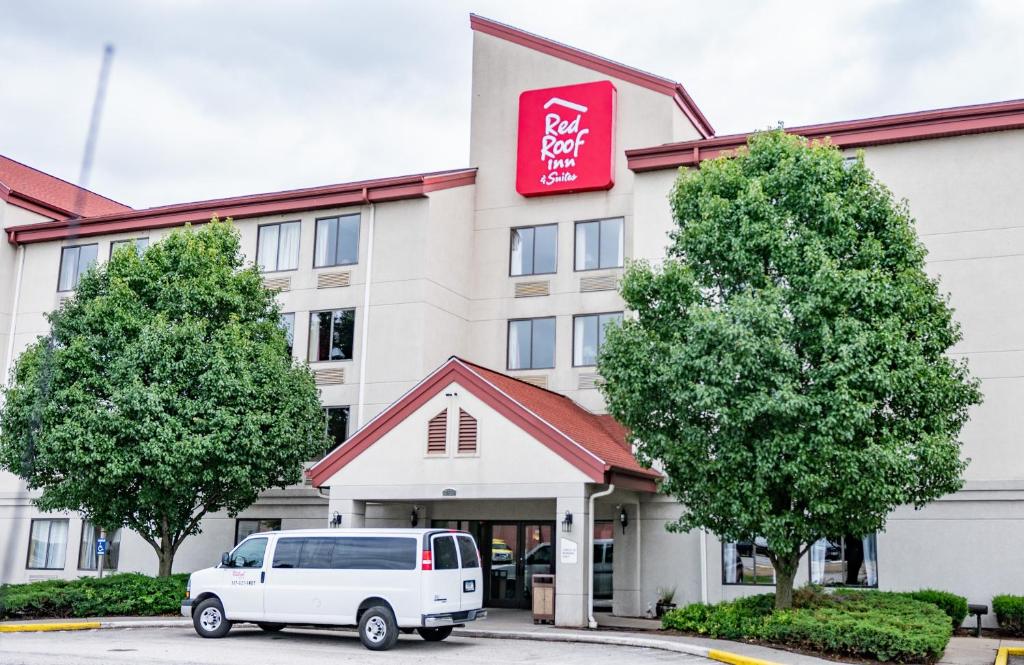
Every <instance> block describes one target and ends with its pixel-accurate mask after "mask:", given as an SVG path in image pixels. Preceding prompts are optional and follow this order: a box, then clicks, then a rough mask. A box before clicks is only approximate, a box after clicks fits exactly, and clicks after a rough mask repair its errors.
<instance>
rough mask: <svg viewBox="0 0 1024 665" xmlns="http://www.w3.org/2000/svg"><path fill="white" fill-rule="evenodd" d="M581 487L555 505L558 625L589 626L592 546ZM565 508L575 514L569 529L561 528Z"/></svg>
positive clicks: (584, 492)
mask: <svg viewBox="0 0 1024 665" xmlns="http://www.w3.org/2000/svg"><path fill="white" fill-rule="evenodd" d="M579 490H580V491H579V495H578V496H560V497H558V499H557V501H556V504H555V522H556V524H555V530H556V537H555V557H556V559H555V625H556V626H566V627H572V628H585V627H586V625H587V613H588V611H589V608H588V607H587V587H588V585H589V584H590V580H588V579H587V571H588V570H589V561H590V556H591V552H590V550H591V548H592V547H593V546H592V545H591V538H592V537H593V534H590V533H588V527H589V525H590V520H589V515H588V513H587V510H588V508H589V502H588V501H587V498H586V496H585V494H586V486H585V485H580V488H579ZM565 511H569V512H571V513H572V531H570V532H566V531H563V530H562V521H563V520H564V519H565Z"/></svg>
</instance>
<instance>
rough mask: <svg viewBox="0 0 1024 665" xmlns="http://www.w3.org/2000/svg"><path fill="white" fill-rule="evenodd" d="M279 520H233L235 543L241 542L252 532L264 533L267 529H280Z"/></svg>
mask: <svg viewBox="0 0 1024 665" xmlns="http://www.w3.org/2000/svg"><path fill="white" fill-rule="evenodd" d="M280 530H281V520H279V519H261V520H235V544H236V545H237V544H238V543H240V542H242V541H243V540H245V539H246V538H248V537H249V536H251V535H252V534H254V533H266V532H267V531H280Z"/></svg>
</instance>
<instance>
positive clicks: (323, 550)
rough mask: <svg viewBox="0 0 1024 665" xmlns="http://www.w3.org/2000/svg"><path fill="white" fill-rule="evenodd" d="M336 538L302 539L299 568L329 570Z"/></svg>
mask: <svg viewBox="0 0 1024 665" xmlns="http://www.w3.org/2000/svg"><path fill="white" fill-rule="evenodd" d="M335 540H337V538H303V539H302V553H301V554H299V568H330V567H331V558H332V557H333V554H334V541H335Z"/></svg>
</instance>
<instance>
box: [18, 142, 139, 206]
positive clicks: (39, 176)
mask: <svg viewBox="0 0 1024 665" xmlns="http://www.w3.org/2000/svg"><path fill="white" fill-rule="evenodd" d="M12 167H13V169H12ZM4 170H6V172H7V176H5V177H10V178H12V180H11V183H12V184H13V186H12V185H8V184H6V183H0V199H3V200H4V201H7V202H8V203H10V204H12V205H16V206H18V207H19V208H24V209H26V210H30V211H32V212H35V213H39V214H41V215H45V216H47V217H53V218H55V219H60V218H62V217H70V216H73V215H74V214H75V212H74V211H72V210H71V209H70V207H68V206H67V200H66V197H67V196H73V197H74V198H73V199H72V201H76V199H77V198H78V197H79V196H81V197H82V201H81V202H82V204H83V205H84V207H85V208H86V209H87V210H88V209H95V208H96V207H97V206H102V207H103V208H104V209H106V210H107V211H109V212H117V211H121V210H131V207H129V206H126V205H125V204H123V203H119V202H118V201H115V200H113V199H111V198H109V197H106V196H103V195H102V194H97V193H96V192H94V191H92V190H89V189H86V188H84V187H79V186H78V185H76V184H74V183H71V182H68V181H67V180H64V179H63V178H58V177H57V176H55V175H51V174H49V173H47V172H45V171H40V170H39V169H37V168H35V167H34V166H29V165H28V164H24V163H22V162H19V161H18V160H16V159H11V158H10V157H6V156H3V155H0V174H2V173H3V172H4ZM19 183H20V184H19ZM22 185H24V186H22ZM54 185H57V189H56V190H54V189H53V186H54ZM26 188H28V189H30V190H32V191H35V192H36V193H40V192H44V191H45V192H46V193H47V194H48V195H49V196H54V197H57V198H60V199H62V201H63V202H64V205H58V204H57V203H55V202H54V201H52V200H49V199H44V198H41V197H39V196H33V195H31V194H28V193H26V192H24V191H22V190H24V189H26Z"/></svg>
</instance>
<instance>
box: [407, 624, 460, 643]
mask: <svg viewBox="0 0 1024 665" xmlns="http://www.w3.org/2000/svg"><path fill="white" fill-rule="evenodd" d="M416 632H418V633H419V634H420V637H422V638H423V639H425V640H426V641H428V642H440V641H441V640H443V639H444V638H446V637H448V636H449V635H451V634H452V627H451V626H444V627H443V628H417V629H416Z"/></svg>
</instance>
